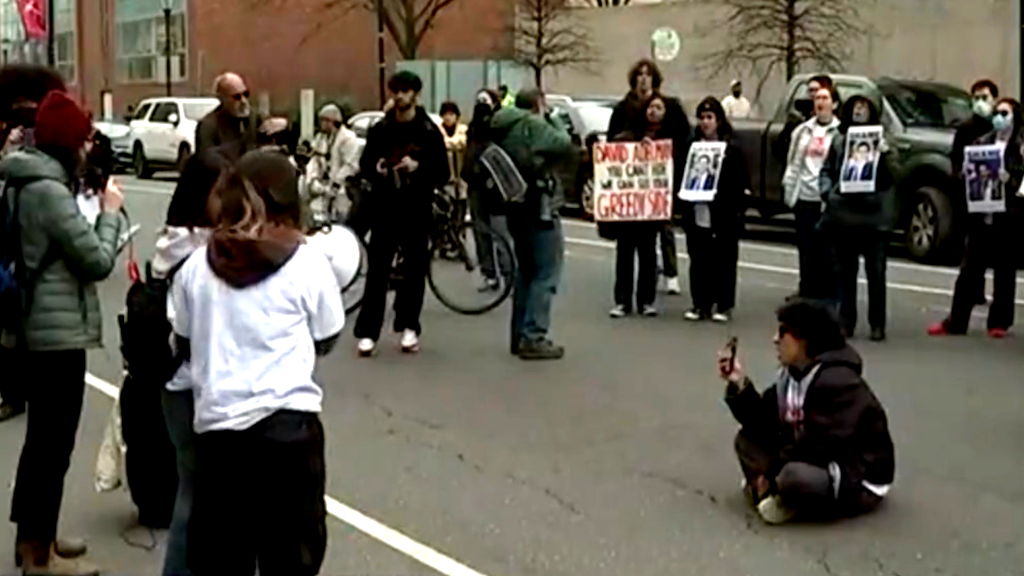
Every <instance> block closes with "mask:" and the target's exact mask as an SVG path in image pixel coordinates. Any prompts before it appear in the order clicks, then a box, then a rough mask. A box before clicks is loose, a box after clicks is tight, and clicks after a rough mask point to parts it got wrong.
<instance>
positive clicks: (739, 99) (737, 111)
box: [722, 80, 750, 119]
mask: <svg viewBox="0 0 1024 576" xmlns="http://www.w3.org/2000/svg"><path fill="white" fill-rule="evenodd" d="M729 92H730V94H729V95H728V96H726V97H725V98H724V99H723V100H722V108H723V109H724V110H725V116H726V117H727V118H739V119H742V118H750V100H747V97H746V96H744V95H743V83H742V82H740V81H739V80H733V81H732V84H730V85H729Z"/></svg>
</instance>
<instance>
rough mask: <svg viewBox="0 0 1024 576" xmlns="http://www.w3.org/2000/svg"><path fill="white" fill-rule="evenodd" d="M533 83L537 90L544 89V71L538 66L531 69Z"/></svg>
mask: <svg viewBox="0 0 1024 576" xmlns="http://www.w3.org/2000/svg"><path fill="white" fill-rule="evenodd" d="M533 82H534V84H535V85H536V86H537V88H538V89H540V90H543V89H544V69H543V68H541V67H540V66H534V67H533Z"/></svg>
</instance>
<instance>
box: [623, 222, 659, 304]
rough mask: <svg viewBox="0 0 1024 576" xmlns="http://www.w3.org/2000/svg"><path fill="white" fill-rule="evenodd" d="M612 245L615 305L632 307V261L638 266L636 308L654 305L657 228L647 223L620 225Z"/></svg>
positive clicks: (656, 269) (656, 278)
mask: <svg viewBox="0 0 1024 576" xmlns="http://www.w3.org/2000/svg"><path fill="white" fill-rule="evenodd" d="M618 226H619V230H618V234H617V236H616V242H615V303H616V304H618V305H619V306H625V307H626V309H627V310H631V309H632V307H633V269H634V260H636V261H637V262H638V263H639V272H638V273H637V276H636V307H637V310H642V309H643V307H644V306H651V305H653V304H654V296H655V291H656V290H657V285H658V263H657V260H658V253H657V249H656V248H657V247H656V245H655V243H656V242H657V235H658V234H659V226H660V225H658V224H651V223H648V222H623V223H621V224H618Z"/></svg>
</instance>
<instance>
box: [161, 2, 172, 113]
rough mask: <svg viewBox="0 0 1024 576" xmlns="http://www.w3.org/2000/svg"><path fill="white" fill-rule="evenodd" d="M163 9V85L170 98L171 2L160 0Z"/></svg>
mask: <svg viewBox="0 0 1024 576" xmlns="http://www.w3.org/2000/svg"><path fill="white" fill-rule="evenodd" d="M162 2H163V9H164V83H165V88H166V90H167V96H168V97H170V96H171V8H172V7H173V4H174V2H173V0H162Z"/></svg>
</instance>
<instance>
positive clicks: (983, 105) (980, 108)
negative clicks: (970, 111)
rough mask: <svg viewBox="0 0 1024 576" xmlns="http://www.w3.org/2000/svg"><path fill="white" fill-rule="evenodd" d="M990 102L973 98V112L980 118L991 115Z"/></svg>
mask: <svg viewBox="0 0 1024 576" xmlns="http://www.w3.org/2000/svg"><path fill="white" fill-rule="evenodd" d="M992 108H993V107H992V104H991V103H989V102H988V101H987V100H975V101H974V113H975V114H977V115H978V116H981V117H982V118H991V117H992Z"/></svg>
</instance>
